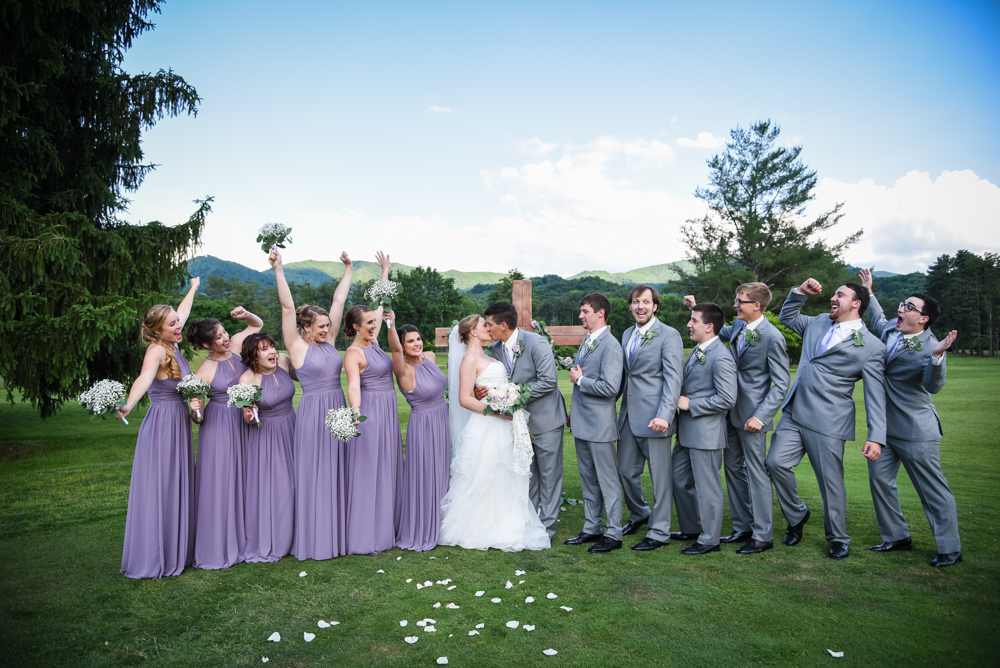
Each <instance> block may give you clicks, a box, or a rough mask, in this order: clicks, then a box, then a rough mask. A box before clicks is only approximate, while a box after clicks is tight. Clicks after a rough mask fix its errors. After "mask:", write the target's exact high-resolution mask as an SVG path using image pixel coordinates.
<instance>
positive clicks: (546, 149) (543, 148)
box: [517, 136, 559, 157]
mask: <svg viewBox="0 0 1000 668" xmlns="http://www.w3.org/2000/svg"><path fill="white" fill-rule="evenodd" d="M558 147H559V144H555V143H552V144H548V143H545V142H543V141H542V139H541V137H538V136H535V137H532V138H531V139H522V140H521V141H519V142H518V143H517V150H518V152H519V153H525V154H527V155H534V156H537V157H544V156H546V155H548V154H549V153H551V152H552V151H553V150H555V149H556V148H558Z"/></svg>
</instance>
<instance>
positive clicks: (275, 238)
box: [257, 223, 292, 253]
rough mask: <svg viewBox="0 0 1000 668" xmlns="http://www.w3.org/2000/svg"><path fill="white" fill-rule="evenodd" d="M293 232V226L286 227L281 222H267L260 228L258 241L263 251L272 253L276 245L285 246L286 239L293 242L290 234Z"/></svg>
mask: <svg viewBox="0 0 1000 668" xmlns="http://www.w3.org/2000/svg"><path fill="white" fill-rule="evenodd" d="M291 233H292V228H290V227H285V226H284V225H282V224H281V223H267V224H266V225H264V226H263V227H262V228H260V233H259V234H257V243H259V244H260V249H261V250H262V251H264V252H265V253H270V252H271V248H272V247H274V246H277V247H278V248H284V247H285V242H286V241H287V242H288V243H292V238H291V237H290V236H288V235H289V234H291Z"/></svg>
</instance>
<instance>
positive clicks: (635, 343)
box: [628, 330, 642, 369]
mask: <svg viewBox="0 0 1000 668" xmlns="http://www.w3.org/2000/svg"><path fill="white" fill-rule="evenodd" d="M641 337H642V335H641V334H640V333H639V330H636V332H635V334H634V335H633V336H632V343H631V344H629V347H628V368H630V369H631V368H632V362H633V361H634V360H635V351H636V350H637V349H638V348H639V339H640V338H641Z"/></svg>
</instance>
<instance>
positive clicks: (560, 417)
mask: <svg viewBox="0 0 1000 668" xmlns="http://www.w3.org/2000/svg"><path fill="white" fill-rule="evenodd" d="M516 336H517V343H518V345H519V346H521V354H520V355H519V356H518V357H515V358H514V367H513V368H512V369H509V368H507V356H506V354H505V353H504V350H503V342H501V341H497V342H496V343H494V344H493V347H492V349H491V353H492V355H493V358H494V359H498V360H500V363H501V364H503V366H504V368H505V369H507V375H508V376H509V377H510V382H512V383H527V384H528V385H530V386H531V400H530V401H529V402H528V405H527V406H526V407H525V410H527V411H528V429H530V430H531V433H532V434H535V435H538V434H544V433H545V432H547V431H552V430H553V429H558V428H559V427H562V426H565V425H566V402H565V401H564V400H563V396H562V392H560V391H559V381H558V378H557V376H556V360H555V357H554V356H553V354H552V347H551V346H550V345H549V342H548V341H546V340H545V339H544V338H542V337H541V336H539V335H538V334H535V333H534V332H526V331H524V330H523V329H521V328H520V327H519V328H518V329H517V333H516Z"/></svg>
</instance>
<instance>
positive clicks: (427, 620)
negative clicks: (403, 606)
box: [424, 617, 437, 624]
mask: <svg viewBox="0 0 1000 668" xmlns="http://www.w3.org/2000/svg"><path fill="white" fill-rule="evenodd" d="M424 621H425V622H427V623H428V624H437V620H436V619H431V618H430V617H424Z"/></svg>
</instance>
